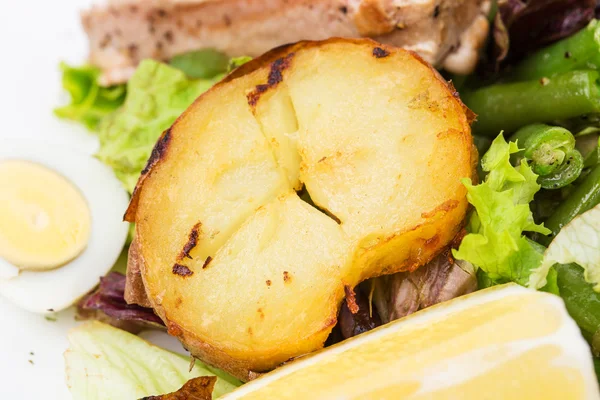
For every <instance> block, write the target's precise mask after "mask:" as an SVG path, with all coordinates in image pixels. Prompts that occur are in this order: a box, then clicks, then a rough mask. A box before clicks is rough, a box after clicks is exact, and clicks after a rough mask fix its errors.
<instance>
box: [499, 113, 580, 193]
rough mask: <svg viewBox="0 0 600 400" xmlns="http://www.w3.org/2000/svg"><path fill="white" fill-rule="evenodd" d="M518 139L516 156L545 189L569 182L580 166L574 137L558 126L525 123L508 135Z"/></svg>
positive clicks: (575, 177) (512, 139) (576, 175)
mask: <svg viewBox="0 0 600 400" xmlns="http://www.w3.org/2000/svg"><path fill="white" fill-rule="evenodd" d="M510 140H511V141H513V142H514V141H517V143H518V145H519V148H521V149H523V150H522V151H521V152H519V153H518V158H521V159H522V158H524V159H525V160H527V162H528V163H529V165H531V168H532V169H533V172H535V173H536V174H537V175H539V178H538V183H539V184H540V185H541V186H542V187H543V188H544V189H558V188H561V187H564V186H567V185H568V184H570V183H572V182H573V181H574V180H575V179H577V177H579V174H581V170H582V169H583V157H582V156H581V153H579V151H577V150H576V149H575V137H574V136H573V135H572V134H571V132H569V131H568V130H566V129H565V128H561V127H559V126H550V125H544V124H532V125H527V126H525V127H523V128H521V129H519V130H518V131H517V132H516V133H515V134H514V135H513V136H512V137H511V139H510Z"/></svg>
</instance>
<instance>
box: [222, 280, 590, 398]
mask: <svg viewBox="0 0 600 400" xmlns="http://www.w3.org/2000/svg"><path fill="white" fill-rule="evenodd" d="M298 398H310V399H311V400H316V399H461V400H469V399H484V398H485V399H512V400H518V399H528V400H530V399H560V400H569V399H577V400H580V399H598V398H600V394H599V391H598V383H597V381H596V377H595V375H594V370H593V365H592V356H591V354H590V350H589V347H588V345H587V343H586V342H585V341H584V340H583V338H582V336H581V334H580V332H579V329H578V328H577V326H576V325H575V322H573V320H572V319H571V318H570V317H569V315H568V314H567V311H566V309H565V307H564V305H563V303H562V300H561V299H560V298H559V297H556V296H554V295H551V294H547V293H542V292H535V291H531V290H528V289H525V288H522V287H520V286H516V285H514V284H509V285H503V286H497V287H494V288H490V289H486V290H482V291H480V292H476V293H474V294H472V295H468V296H464V297H460V298H457V299H455V300H452V301H449V302H446V303H442V304H439V305H437V306H434V307H431V308H428V309H425V310H423V311H421V312H418V313H416V314H413V315H412V316H409V317H407V318H404V319H401V320H398V321H395V322H392V323H390V324H387V325H384V326H382V327H380V328H378V329H376V330H373V331H371V332H368V333H365V334H363V335H360V336H357V337H355V338H353V339H350V340H347V341H344V342H342V343H340V344H338V345H336V346H332V347H330V348H327V349H325V350H322V351H320V352H318V353H316V354H314V355H311V356H307V357H304V358H301V359H298V360H296V361H294V362H292V363H290V364H288V365H286V366H284V367H281V368H279V369H277V370H275V371H273V372H271V373H269V374H267V375H265V376H263V377H261V378H259V379H257V380H255V381H253V382H251V383H249V384H246V385H244V386H242V387H241V388H239V389H238V390H236V391H234V392H232V393H230V394H229V395H227V396H225V397H224V399H228V400H231V399H262V400H265V399H267V400H268V399H278V400H279V399H298Z"/></svg>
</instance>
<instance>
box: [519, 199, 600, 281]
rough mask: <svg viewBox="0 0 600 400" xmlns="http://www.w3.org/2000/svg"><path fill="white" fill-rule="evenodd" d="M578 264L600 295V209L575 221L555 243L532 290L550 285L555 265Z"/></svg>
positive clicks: (550, 246) (547, 252)
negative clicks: (551, 270)
mask: <svg viewBox="0 0 600 400" xmlns="http://www.w3.org/2000/svg"><path fill="white" fill-rule="evenodd" d="M558 263H560V264H569V263H576V264H577V265H579V266H580V267H582V268H583V270H584V278H585V281H586V282H588V283H591V284H593V285H594V290H595V291H597V292H600V205H598V206H596V207H594V208H592V209H591V210H589V211H586V212H585V213H583V214H581V215H579V216H578V217H576V218H574V219H573V220H572V221H571V222H569V223H568V224H567V225H565V226H564V227H563V228H562V229H561V230H560V232H559V233H558V235H556V237H555V238H554V240H552V242H551V243H550V245H549V246H548V249H547V250H546V252H545V253H544V258H543V260H542V263H541V265H540V266H539V267H538V268H537V269H536V270H535V271H534V272H533V274H531V276H530V280H529V286H531V287H534V288H539V287H541V286H543V285H545V284H546V275H547V274H548V271H549V269H550V268H551V267H552V266H553V265H554V264H558Z"/></svg>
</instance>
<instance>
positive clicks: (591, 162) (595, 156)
mask: <svg viewBox="0 0 600 400" xmlns="http://www.w3.org/2000/svg"><path fill="white" fill-rule="evenodd" d="M598 164H600V151H599V150H598V147H596V148H595V149H594V150H592V151H591V152H590V154H588V156H587V157H586V158H585V161H584V163H583V166H584V167H585V168H588V167H593V166H595V165H598Z"/></svg>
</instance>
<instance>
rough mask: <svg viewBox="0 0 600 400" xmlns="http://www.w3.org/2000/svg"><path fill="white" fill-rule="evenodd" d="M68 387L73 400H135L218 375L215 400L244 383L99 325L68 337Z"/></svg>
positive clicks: (128, 334)
mask: <svg viewBox="0 0 600 400" xmlns="http://www.w3.org/2000/svg"><path fill="white" fill-rule="evenodd" d="M65 364H66V376H67V384H68V386H69V389H70V391H71V394H72V396H73V399H74V400H79V399H81V400H84V399H85V400H104V399H106V400H109V399H110V400H119V399H123V400H131V399H139V398H143V397H146V396H152V395H159V394H163V393H170V392H174V391H176V390H178V389H179V388H180V387H182V386H183V385H184V384H185V383H186V382H187V381H188V380H189V379H191V378H195V377H198V376H217V382H216V384H215V387H214V391H213V398H217V397H219V396H222V395H224V394H225V393H228V392H230V391H232V390H233V389H235V388H236V387H237V386H239V385H241V382H239V381H238V380H236V379H235V378H233V377H231V376H229V375H227V374H226V373H224V372H223V371H220V370H217V369H214V368H210V367H208V366H207V365H205V364H203V363H201V362H199V361H196V363H195V364H194V366H193V368H192V369H191V371H190V362H189V360H188V359H186V358H185V357H183V356H181V355H178V354H174V353H171V352H170V351H167V350H164V349H161V348H159V347H156V346H154V345H152V344H150V343H148V342H146V341H145V340H143V339H141V338H139V337H137V336H135V335H132V334H131V333H129V332H125V331H122V330H120V329H117V328H114V327H112V326H110V325H106V324H103V323H101V322H97V321H94V322H87V323H85V324H83V325H81V326H80V327H78V328H75V329H74V330H72V331H71V332H70V333H69V348H68V349H67V351H66V352H65Z"/></svg>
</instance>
